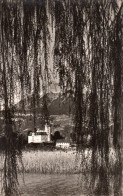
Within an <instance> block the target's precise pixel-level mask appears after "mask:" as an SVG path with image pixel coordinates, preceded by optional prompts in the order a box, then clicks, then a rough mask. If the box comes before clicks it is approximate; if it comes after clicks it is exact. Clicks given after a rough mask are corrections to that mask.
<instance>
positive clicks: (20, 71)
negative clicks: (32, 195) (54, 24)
mask: <svg viewBox="0 0 123 196" xmlns="http://www.w3.org/2000/svg"><path fill="white" fill-rule="evenodd" d="M0 6H1V18H0V19H1V20H0V24H1V73H2V94H1V97H2V99H3V100H4V106H5V107H4V125H5V126H4V132H5V146H4V154H5V160H4V176H3V189H4V192H5V195H6V196H9V195H19V191H18V175H17V174H18V172H17V168H18V164H17V161H18V158H19V159H20V161H21V163H22V157H21V147H20V146H19V143H18V139H19V133H18V130H16V127H15V122H14V119H15V115H16V113H17V112H18V111H17V109H16V107H14V105H15V104H16V102H17V101H19V100H20V99H21V100H22V108H23V110H25V107H26V100H27V97H29V96H31V97H32V99H33V101H32V102H31V104H32V105H31V107H32V108H33V114H34V115H33V116H34V127H35V126H36V107H38V105H39V98H40V93H41V91H43V94H44V98H43V115H44V121H45V120H47V122H48V120H49V116H48V111H47V96H46V94H47V92H48V81H49V79H50V75H49V70H48V58H49V57H48V54H49V47H48V44H49V39H50V34H49V23H48V13H47V3H46V1H31V0H30V1H18V2H16V1H3V2H1V3H0Z"/></svg>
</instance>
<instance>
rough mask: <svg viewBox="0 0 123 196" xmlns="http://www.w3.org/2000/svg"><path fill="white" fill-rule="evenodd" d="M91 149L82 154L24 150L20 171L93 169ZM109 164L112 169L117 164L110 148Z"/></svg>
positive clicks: (48, 171) (66, 171)
mask: <svg viewBox="0 0 123 196" xmlns="http://www.w3.org/2000/svg"><path fill="white" fill-rule="evenodd" d="M91 156H92V151H91V149H90V150H89V149H87V150H84V151H83V152H82V153H81V154H79V153H76V152H75V151H72V150H71V151H60V150H58V151H40V150H35V151H34V150H30V151H23V153H22V157H23V166H22V164H21V163H19V166H18V170H19V172H24V173H37V174H39V173H40V174H63V173H66V174H75V173H81V172H84V171H85V170H86V172H87V171H88V172H89V171H90V170H91ZM96 159H98V165H100V155H99V154H97V157H96ZM109 159H110V161H109V164H110V168H111V171H112V170H113V167H114V164H116V154H115V151H114V150H113V149H110V153H109ZM3 160H4V157H3V156H2V154H1V156H0V170H1V171H2V168H3Z"/></svg>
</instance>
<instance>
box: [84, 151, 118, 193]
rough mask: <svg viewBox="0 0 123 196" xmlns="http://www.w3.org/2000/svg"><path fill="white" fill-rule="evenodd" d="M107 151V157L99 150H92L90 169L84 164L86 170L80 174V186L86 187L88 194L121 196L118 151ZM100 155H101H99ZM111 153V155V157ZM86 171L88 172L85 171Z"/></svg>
mask: <svg viewBox="0 0 123 196" xmlns="http://www.w3.org/2000/svg"><path fill="white" fill-rule="evenodd" d="M112 152H114V153H115V156H114V154H113V153H112V154H109V153H108V159H106V157H105V156H103V155H102V154H100V155H99V153H100V152H99V151H98V150H96V151H95V152H94V151H93V150H92V153H91V162H90V170H89V167H88V164H86V166H87V169H86V172H83V175H82V176H81V188H83V187H86V190H87V192H88V194H87V195H89V196H121V195H122V166H121V156H120V155H121V154H120V151H119V150H118V149H117V150H113V151H112ZM101 155H102V156H101ZM111 155H113V157H111ZM82 162H83V164H84V161H82ZM87 171H88V172H87Z"/></svg>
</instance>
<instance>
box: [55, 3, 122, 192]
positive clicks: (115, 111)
mask: <svg viewBox="0 0 123 196" xmlns="http://www.w3.org/2000/svg"><path fill="white" fill-rule="evenodd" d="M122 11H123V5H122V4H121V7H120V8H119V7H118V4H117V2H116V1H99V0H97V1H95V0H92V1H83V0H82V1H81V0H80V1H67V0H62V1H56V2H55V20H56V28H55V31H56V32H55V34H56V36H55V65H56V67H57V69H58V72H59V77H60V84H61V86H62V87H63V89H64V91H67V90H68V89H71V90H72V92H73V95H74V103H75V108H74V111H75V113H74V122H75V130H74V131H75V134H76V138H75V139H76V143H77V146H78V150H79V151H80V152H82V149H83V138H84V134H86V132H87V134H90V136H91V142H92V165H91V168H92V174H93V175H92V177H93V179H92V184H91V187H93V188H94V186H95V183H96V181H97V179H98V180H99V184H98V183H97V190H96V191H97V192H95V193H94V194H97V195H100V194H104V195H108V194H109V189H108V187H109V186H108V185H109V184H108V183H109V148H110V147H114V148H115V150H116V151H117V153H118V156H117V166H116V168H117V169H116V170H117V174H119V172H120V170H121V156H120V144H119V143H120V142H119V141H120V140H119V139H120V135H121V128H120V126H121V115H120V112H121V105H120V103H121V101H120V100H121V82H122V81H121V73H122V71H121V68H122V63H123V62H122V56H121V54H122V44H123V43H122V24H123V23H122ZM111 126H113V133H112V131H111ZM112 137H113V143H112V144H111V138H112ZM99 157H101V163H100V168H98V163H97V162H98V159H99ZM103 174H104V175H103ZM104 181H105V183H104ZM118 181H119V184H120V185H121V178H119V179H118ZM100 182H102V183H100ZM114 187H116V186H114ZM98 191H99V192H98ZM118 195H120V193H118Z"/></svg>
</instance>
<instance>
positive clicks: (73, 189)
mask: <svg viewBox="0 0 123 196" xmlns="http://www.w3.org/2000/svg"><path fill="white" fill-rule="evenodd" d="M24 179H25V185H24V183H23V180H22V178H20V180H19V181H20V185H21V195H22V196H74V195H75V196H86V195H87V194H86V192H85V190H82V188H81V184H80V176H79V175H76V174H74V175H36V174H32V175H31V174H27V175H25V178H24Z"/></svg>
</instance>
